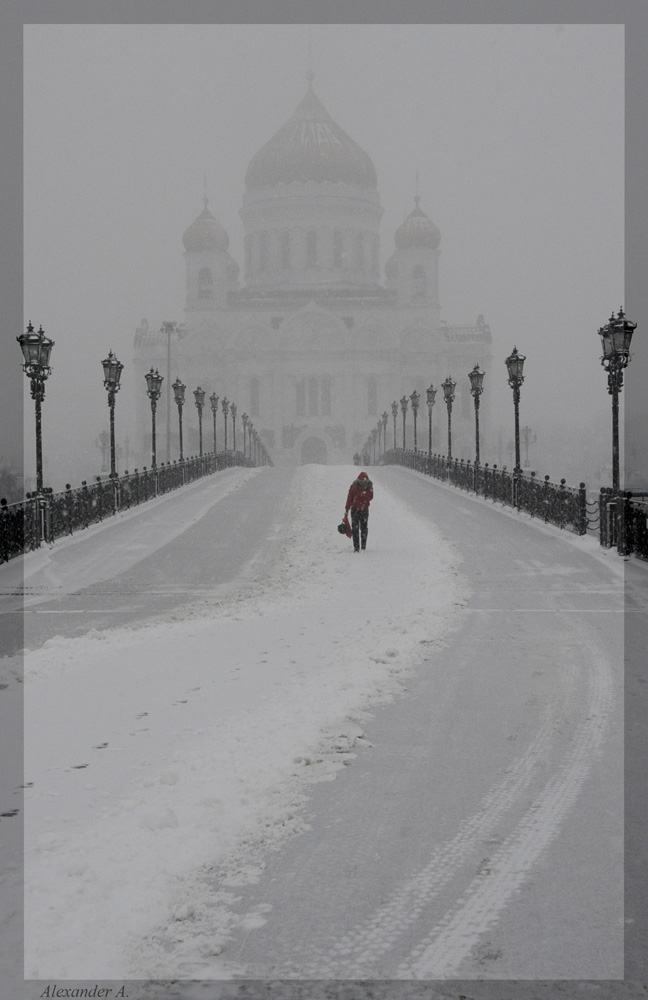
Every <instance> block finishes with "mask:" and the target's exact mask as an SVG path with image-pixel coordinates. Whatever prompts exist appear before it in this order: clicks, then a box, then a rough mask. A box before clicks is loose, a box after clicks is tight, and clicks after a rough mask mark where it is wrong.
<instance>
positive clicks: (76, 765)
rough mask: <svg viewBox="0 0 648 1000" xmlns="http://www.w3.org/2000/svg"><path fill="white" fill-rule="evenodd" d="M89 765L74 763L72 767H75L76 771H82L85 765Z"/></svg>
mask: <svg viewBox="0 0 648 1000" xmlns="http://www.w3.org/2000/svg"><path fill="white" fill-rule="evenodd" d="M87 766H88V765H87V764H73V765H72V767H73V769H74V770H75V771H82V770H83V768H84V767H87Z"/></svg>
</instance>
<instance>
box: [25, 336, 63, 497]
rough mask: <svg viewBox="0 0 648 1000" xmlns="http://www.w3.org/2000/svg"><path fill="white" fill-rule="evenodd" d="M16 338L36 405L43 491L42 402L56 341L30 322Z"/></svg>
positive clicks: (40, 487) (38, 464) (39, 482)
mask: <svg viewBox="0 0 648 1000" xmlns="http://www.w3.org/2000/svg"><path fill="white" fill-rule="evenodd" d="M16 340H17V341H18V343H19V344H20V349H21V351H22V352H23V358H24V359H25V360H24V364H23V371H24V373H25V375H26V376H27V378H28V379H29V380H30V388H31V398H32V399H33V400H34V404H35V407H36V492H37V493H42V492H43V443H42V435H41V403H42V402H43V400H44V399H45V380H46V379H47V378H49V376H50V375H51V374H52V369H51V368H50V366H49V360H50V354H51V353H52V348H53V347H54V341H53V340H50V339H49V337H46V336H45V333H44V332H43V327H42V326H41V327H40V328H39V330H38V333H34V327H33V326H32V325H31V323H30V324H29V326H28V327H27V332H26V333H21V334H20V336H19V337H16Z"/></svg>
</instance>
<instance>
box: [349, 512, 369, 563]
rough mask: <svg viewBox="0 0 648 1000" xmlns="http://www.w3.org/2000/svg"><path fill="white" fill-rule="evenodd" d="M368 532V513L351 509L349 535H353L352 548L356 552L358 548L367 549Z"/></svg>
mask: <svg viewBox="0 0 648 1000" xmlns="http://www.w3.org/2000/svg"><path fill="white" fill-rule="evenodd" d="M368 530H369V511H368V510H359V509H358V508H357V507H352V508H351V534H352V535H353V548H354V549H355V550H356V552H357V551H358V549H359V548H360V546H362V548H363V549H366V547H367V532H368Z"/></svg>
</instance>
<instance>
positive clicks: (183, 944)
mask: <svg viewBox="0 0 648 1000" xmlns="http://www.w3.org/2000/svg"><path fill="white" fill-rule="evenodd" d="M372 472H373V473H374V474H375V480H376V486H375V488H376V499H375V500H374V503H373V504H372V510H371V518H370V525H369V543H368V550H367V551H366V552H365V553H361V554H360V555H355V554H353V552H352V546H351V543H350V541H349V540H348V539H346V538H345V537H344V536H342V535H339V534H338V533H337V531H336V523H337V521H338V520H339V517H340V515H341V513H342V509H343V506H344V504H343V500H344V498H345V496H346V490H347V488H348V485H349V482H350V480H351V478H352V477H353V475H354V474H355V470H353V469H352V468H351V467H349V468H345V467H342V468H331V467H324V466H307V467H304V468H303V469H301V470H298V473H297V476H296V478H295V480H294V487H293V491H292V494H291V498H290V502H289V504H288V506H287V514H288V516H287V518H286V522H285V527H284V530H283V533H282V534H280V536H279V537H278V539H277V541H276V543H275V544H274V546H273V547H272V548H271V553H270V556H269V557H268V562H267V563H266V564H265V565H264V566H263V567H261V568H260V569H259V571H258V572H257V573H256V574H255V575H254V577H253V578H252V579H250V578H249V576H247V575H246V577H245V579H243V578H241V580H240V581H238V583H237V584H236V585H233V586H232V588H231V592H230V593H229V594H228V595H227V596H224V595H223V594H222V593H219V596H218V597H217V598H216V597H215V598H212V599H205V600H203V601H201V602H198V603H194V605H193V608H192V611H191V612H190V614H188V616H187V617H185V618H184V619H183V620H181V621H178V620H174V621H167V622H164V623H156V624H153V625H151V626H148V627H143V628H142V627H140V628H137V629H130V628H123V629H111V630H107V631H103V632H97V631H93V632H90V633H88V634H87V635H86V636H84V637H83V638H77V639H64V638H61V637H58V638H55V639H52V640H50V641H49V642H47V643H46V644H45V645H44V646H43V647H42V648H41V649H39V650H35V651H33V652H30V653H28V655H27V657H26V663H25V720H26V722H25V782H26V783H27V784H28V785H29V787H28V788H27V790H26V792H25V798H26V802H25V809H26V820H25V883H26V884H25V952H26V958H25V975H26V977H27V978H34V979H49V980H53V979H92V980H100V979H115V980H117V979H129V978H139V979H149V978H150V979H163V978H168V977H179V978H191V977H195V978H223V977H227V975H228V974H229V972H228V970H227V969H226V968H225V966H224V965H223V964H222V963H221V961H220V960H219V958H218V955H219V954H220V951H221V949H222V946H223V943H224V941H225V940H226V937H227V929H228V925H229V919H230V918H229V907H228V904H229V903H231V901H232V898H233V894H234V893H235V891H236V885H237V884H241V882H245V881H250V880H253V879H255V878H257V877H258V874H259V871H260V868H261V866H262V863H263V861H262V855H263V851H264V850H267V849H268V848H271V847H273V846H274V845H277V844H280V843H281V841H282V840H283V839H284V838H285V837H286V836H287V835H289V834H291V833H295V832H299V831H302V830H304V829H306V828H307V823H306V819H305V817H304V809H303V807H304V804H305V802H306V796H307V792H308V784H309V782H310V781H313V780H329V779H332V778H335V775H336V774H337V772H338V771H339V770H340V768H342V767H343V766H344V764H345V763H350V762H351V761H352V759H353V749H354V747H357V746H358V745H361V744H362V742H363V741H365V742H366V740H365V737H364V734H363V729H362V726H363V722H364V721H365V720H366V718H367V713H368V712H369V711H370V710H371V706H372V705H376V704H377V703H379V702H384V701H386V700H389V699H390V698H392V697H393V696H394V694H395V693H397V692H398V691H400V690H402V687H403V684H404V683H405V682H406V678H407V676H408V673H409V672H411V670H412V669H413V668H414V667H416V666H418V665H419V656H420V653H421V650H422V644H426V643H432V642H439V641H441V639H442V636H443V635H444V633H445V632H446V631H447V630H448V628H449V627H450V626H451V625H452V623H453V618H454V613H455V612H456V610H457V608H458V607H459V606H463V605H464V604H465V602H466V594H465V583H464V581H463V577H461V576H460V574H459V570H458V568H457V567H458V561H459V560H458V556H457V554H456V552H455V551H454V550H453V548H452V546H451V545H450V543H449V542H448V541H446V540H445V539H443V538H442V537H441V536H440V535H439V533H438V532H437V531H436V530H435V529H434V527H433V526H432V524H431V523H430V522H429V521H427V519H425V520H423V519H421V518H420V517H419V516H417V515H415V514H414V513H413V512H412V511H411V510H410V509H409V508H408V506H407V505H406V504H404V503H403V502H402V501H400V500H398V499H397V498H396V497H395V496H394V495H393V494H391V493H389V492H388V491H387V490H386V489H385V488H384V487H383V486H381V483H380V470H378V469H376V470H372ZM158 511H159V512H160V514H159V516H161V517H163V516H164V515H163V512H164V504H160V505H159V507H158ZM156 516H157V515H156V513H155V512H151V513H150V514H149V515H148V517H149V524H150V523H151V522H152V521H153V520H154V519H155V517H156ZM102 537H105V536H102V534H101V533H98V534H97V537H96V544H97V552H96V561H97V564H100V563H101V549H102V547H103V546H102ZM160 537H161V538H162V537H163V533H162V534H161V535H160ZM160 544H161V543H160ZM79 585H80V584H79V581H78V580H77V587H78V586H79ZM10 670H11V661H9V660H5V661H2V662H0V673H1V672H3V671H5V672H8V671H10ZM216 871H218V873H219V886H218V888H217V887H216V884H215V881H216V880H215V877H214V876H215V872H216Z"/></svg>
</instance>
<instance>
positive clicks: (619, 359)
mask: <svg viewBox="0 0 648 1000" xmlns="http://www.w3.org/2000/svg"><path fill="white" fill-rule="evenodd" d="M636 327H637V324H636V323H633V322H631V321H630V320H628V319H627V318H626V315H625V313H624V311H623V309H619V311H618V313H617V315H616V316H615V315H614V313H612V315H611V316H610V319H609V320H608V322H607V324H606V325H605V326H603V327H600V328H599V330H598V334H599V336H600V338H601V344H602V347H603V355H602V357H601V364H602V365H603V367H604V369H605V371H606V372H607V376H608V392H609V394H610V395H611V396H612V489H613V491H614V492H615V493H617V492H618V491H619V486H620V471H619V466H620V462H619V394H620V392H621V390H622V388H623V370H624V368H626V367H627V365H628V363H629V361H630V359H631V355H630V344H631V341H632V335H633V333H634V330H635V329H636ZM16 339H17V341H18V343H19V344H20V348H21V350H22V353H23V359H24V363H23V371H24V372H25V375H26V376H27V378H29V380H30V389H31V397H32V399H33V400H34V403H35V424H36V491H37V493H42V490H43V447H42V412H41V408H42V403H43V400H44V399H45V382H46V380H47V379H48V378H49V376H50V375H51V373H52V368H51V367H50V363H49V362H50V356H51V352H52V348H53V347H54V341H53V340H51V339H50V338H49V337H47V336H46V335H45V332H44V331H43V328H42V326H41V327H40V328H39V329H38V332H36V331H35V330H34V327H33V326H32V324H31V322H30V323H29V324H28V326H27V331H26V332H25V333H22V334H20V336H18V337H17V338H16ZM525 360H526V358H525V356H524V355H523V354H520V353H519V352H518V349H517V347H514V348H513V351H512V352H511V354H510V355H509V356H508V357H507V358H506V360H505V363H506V368H507V373H508V383H509V385H510V386H511V388H512V390H513V408H514V419H515V470H514V471H515V473H516V474H519V473H520V472H521V463H520V416H519V405H520V388H521V386H522V384H523V382H524V374H523V372H524V362H525ZM101 364H102V367H103V371H104V387H105V388H106V391H107V392H108V409H109V414H110V478H111V479H115V478H116V476H117V470H116V466H115V396H116V394H117V392H118V391H119V388H120V378H121V373H122V371H123V368H124V366H123V364H122V363H121V362H120V361H119V360H118V359H117V357H116V356H115V355H114V354H113V352H112V350H111V351H109V352H108V357H107V358H104V360H103V361H102V362H101ZM468 377H469V379H470V392H471V395H472V396H473V400H474V407H475V464H477V465H479V461H480V454H479V404H480V397H481V394H482V392H483V382H484V372H483V371H482V369H481V368H480V367H479V365H475V367H474V368H473V369H472V371H470V372H469V373H468ZM145 379H146V391H147V395H148V397H149V399H150V401H151V464H152V467H153V468H156V466H157V455H156V420H155V418H156V410H157V401H158V399H159V398H160V394H161V388H162V382H163V381H164V378H163V376H162V375H160V374H159V372H158V371H157V370H154V369H153V368H151V370H150V371H149V372H147V374H146V375H145ZM456 384H457V383H456V382H455V381H454V380H453V379H451V378H450V376H448V377H447V378H446V380H445V381H444V382H442V383H441V388H442V390H443V397H444V400H445V403H446V408H447V412H448V456H447V457H448V461H450V460H451V458H452V403H453V401H454V398H455V397H454V390H455V387H456ZM172 388H173V393H174V397H175V402H176V404H177V407H178V424H179V445H180V461H183V460H184V452H183V442H182V408H183V406H184V402H185V390H186V386H185V385H183V383H182V382H181V381H180V379H179V378H178V379H176V381H175V382H174V383H173V386H172ZM436 393H437V390H436V389H435V388H434V386H433V385H430V387H429V389H427V391H426V402H427V407H428V455H431V454H432V409H433V407H434V403H435V397H436ZM194 398H195V403H196V408H197V409H198V434H199V450H200V456H201V457H202V454H203V439H202V411H203V407H204V403H205V391H204V390H203V389H201V388H200V386H198V388H197V389H195V390H194ZM209 402H210V404H211V409H212V414H213V427H214V453H216V450H217V449H216V414H217V410H218V403H219V397H218V396H217V395H216V394H215V393H213V394H212V395H211V396H210V397H209ZM409 403H411V405H412V413H413V415H414V450H415V451H418V442H417V415H418V408H419V403H420V396H419V393H418V392H417V391H416V390H414V392H412V394H411V395H410V397H409V400H408V398H407V396H405V395H403V396H402V397H401V400H400V406H401V413H402V417H403V450H404V449H405V430H406V426H405V424H406V414H407V409H408V404H409ZM221 408H222V412H223V417H224V424H225V451H227V418H228V414H231V417H232V436H233V446H234V450H236V416H237V407H236V404H235V403H230V402H229V401H228V400H227V399H225V398H224V399H223V400H222V401H221ZM391 412H392V418H393V425H394V448H396V418H397V416H398V403H397V402H396V400H394V402H393V403H392V404H391ZM241 420H242V423H243V452H244V454H246V451H247V446H248V444H249V447H250V453H251V455H250V457H252V451H253V449H254V460H255V462H256V461H257V460H258V455H259V452H260V450H262V445H261V441H260V437H259V434H258V432H257V431H256V430H255V428H254V426H253V424H252V422H251V421H250V419H249V417H248V415H247V414H246V413H243V414H242V417H241ZM387 421H388V413H387V411H386V410H385V412H384V413H383V414H382V417H380V419H379V420H378V424H377V427H375V428H374V429H373V431H372V433H371V435H370V440H371V442H372V444H373V452H374V460H375V451H376V439H377V440H378V451H379V452H380V447H381V438H382V447H383V451H386V449H387ZM524 431H525V432H527V433H525V445H526V447H527V449H528V433H530V428H528V427H525V428H524Z"/></svg>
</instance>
